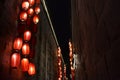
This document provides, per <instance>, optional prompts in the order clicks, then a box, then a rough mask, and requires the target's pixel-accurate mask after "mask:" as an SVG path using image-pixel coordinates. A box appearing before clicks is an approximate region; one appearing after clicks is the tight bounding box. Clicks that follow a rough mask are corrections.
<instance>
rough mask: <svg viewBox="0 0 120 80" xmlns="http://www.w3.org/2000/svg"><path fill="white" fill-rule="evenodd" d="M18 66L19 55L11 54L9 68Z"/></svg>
mask: <svg viewBox="0 0 120 80" xmlns="http://www.w3.org/2000/svg"><path fill="white" fill-rule="evenodd" d="M19 65H20V54H19V53H13V54H12V56H11V67H13V68H17V67H19Z"/></svg>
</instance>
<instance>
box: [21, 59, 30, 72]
mask: <svg viewBox="0 0 120 80" xmlns="http://www.w3.org/2000/svg"><path fill="white" fill-rule="evenodd" d="M21 67H22V71H28V68H29V60H28V59H27V58H23V59H22V60H21Z"/></svg>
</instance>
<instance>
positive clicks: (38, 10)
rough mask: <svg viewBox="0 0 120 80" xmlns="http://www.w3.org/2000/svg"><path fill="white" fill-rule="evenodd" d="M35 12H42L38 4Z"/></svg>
mask: <svg viewBox="0 0 120 80" xmlns="http://www.w3.org/2000/svg"><path fill="white" fill-rule="evenodd" d="M35 13H36V14H39V13H40V7H38V6H37V7H35Z"/></svg>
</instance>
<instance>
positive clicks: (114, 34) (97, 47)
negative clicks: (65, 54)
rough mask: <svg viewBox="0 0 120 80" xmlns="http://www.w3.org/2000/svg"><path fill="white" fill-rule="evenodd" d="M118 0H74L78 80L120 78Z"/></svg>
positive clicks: (73, 19) (74, 35) (73, 12)
mask: <svg viewBox="0 0 120 80" xmlns="http://www.w3.org/2000/svg"><path fill="white" fill-rule="evenodd" d="M119 2H120V1H119V0H117V1H114V0H71V9H72V10H71V13H72V15H71V16H72V21H71V22H72V41H73V45H74V47H73V48H74V51H73V52H74V53H75V54H76V56H77V58H75V59H76V61H77V62H76V70H75V71H76V72H75V78H76V79H75V80H119V79H120V77H119V76H120V69H119V67H120V63H119V60H120V54H119V53H120V49H119V48H120V45H119V44H120V32H119V29H120V27H119V26H120V23H119V21H120V10H119V8H120V5H119Z"/></svg>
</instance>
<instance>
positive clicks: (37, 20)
mask: <svg viewBox="0 0 120 80" xmlns="http://www.w3.org/2000/svg"><path fill="white" fill-rule="evenodd" d="M33 22H34V23H35V24H37V23H38V22H39V18H38V16H37V15H35V16H34V17H33Z"/></svg>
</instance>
